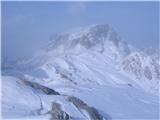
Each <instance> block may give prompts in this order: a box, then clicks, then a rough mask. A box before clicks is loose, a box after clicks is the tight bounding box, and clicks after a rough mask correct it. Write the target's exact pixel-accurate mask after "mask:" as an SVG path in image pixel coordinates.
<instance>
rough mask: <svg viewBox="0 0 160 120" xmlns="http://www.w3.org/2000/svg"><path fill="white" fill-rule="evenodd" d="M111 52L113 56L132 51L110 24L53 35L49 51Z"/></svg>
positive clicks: (61, 52) (48, 47) (63, 52)
mask: <svg viewBox="0 0 160 120" xmlns="http://www.w3.org/2000/svg"><path fill="white" fill-rule="evenodd" d="M89 50H91V51H98V52H101V53H103V52H110V53H109V54H112V56H124V55H128V54H129V53H130V48H129V47H128V44H127V43H126V42H125V41H123V40H122V39H121V37H120V36H119V35H118V34H117V32H116V31H115V30H114V29H113V28H112V27H111V26H109V25H108V24H102V25H91V26H88V27H84V28H81V29H79V30H78V31H76V30H75V32H74V31H73V30H72V32H64V33H60V34H56V35H54V36H52V38H51V40H50V42H49V44H48V45H47V47H46V50H45V51H47V52H52V53H53V52H56V53H59V54H66V53H67V54H68V53H84V52H86V51H89Z"/></svg>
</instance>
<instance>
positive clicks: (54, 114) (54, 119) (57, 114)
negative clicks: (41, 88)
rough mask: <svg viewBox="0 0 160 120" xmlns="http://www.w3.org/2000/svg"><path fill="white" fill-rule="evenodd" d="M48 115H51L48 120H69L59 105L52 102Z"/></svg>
mask: <svg viewBox="0 0 160 120" xmlns="http://www.w3.org/2000/svg"><path fill="white" fill-rule="evenodd" d="M49 113H50V114H51V119H50V120H70V116H69V114H68V113H66V112H65V111H63V110H62V108H61V105H60V104H59V103H56V102H53V103H52V109H51V111H50V112H49Z"/></svg>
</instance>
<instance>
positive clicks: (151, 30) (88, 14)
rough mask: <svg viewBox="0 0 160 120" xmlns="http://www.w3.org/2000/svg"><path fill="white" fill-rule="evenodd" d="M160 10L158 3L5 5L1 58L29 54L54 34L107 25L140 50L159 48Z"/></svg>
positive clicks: (3, 3)
mask: <svg viewBox="0 0 160 120" xmlns="http://www.w3.org/2000/svg"><path fill="white" fill-rule="evenodd" d="M158 7H159V6H158V2H2V59H4V58H7V59H15V58H17V57H23V56H28V55H30V54H31V53H33V51H35V50H36V49H38V48H39V47H41V46H44V45H45V44H46V42H47V41H48V40H49V37H50V36H51V35H52V34H53V33H57V32H62V31H66V30H68V29H71V28H76V27H81V26H87V25H91V24H105V23H107V24H110V25H111V26H112V27H113V28H114V29H115V30H116V31H117V33H118V34H119V35H120V36H121V37H122V38H123V39H124V40H125V41H127V42H128V43H130V44H132V45H134V46H136V47H138V48H144V47H153V48H158V45H159V43H158V34H159V31H158V15H159V13H158Z"/></svg>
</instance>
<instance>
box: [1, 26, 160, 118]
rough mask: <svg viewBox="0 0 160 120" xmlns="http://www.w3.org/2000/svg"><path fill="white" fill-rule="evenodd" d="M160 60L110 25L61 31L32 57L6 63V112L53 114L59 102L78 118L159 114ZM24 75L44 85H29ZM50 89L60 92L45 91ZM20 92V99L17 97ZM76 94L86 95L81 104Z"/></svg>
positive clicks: (12, 115)
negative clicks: (70, 99)
mask: <svg viewBox="0 0 160 120" xmlns="http://www.w3.org/2000/svg"><path fill="white" fill-rule="evenodd" d="M158 56H159V55H158ZM159 63H160V62H159V59H158V57H157V54H156V55H153V54H152V55H150V54H147V53H145V52H142V51H139V50H137V49H136V48H134V47H133V46H131V45H128V44H127V43H126V42H125V41H123V40H122V39H121V37H120V36H119V35H118V34H117V33H116V32H115V31H114V30H113V28H111V27H110V26H109V25H92V26H89V27H87V28H84V29H81V30H80V31H78V32H77V31H76V32H65V33H61V34H57V35H55V36H53V37H52V40H51V41H50V42H49V43H48V45H47V46H46V47H45V49H43V50H41V51H40V52H38V53H37V54H35V55H34V56H33V57H32V58H31V59H29V60H23V61H18V62H17V63H16V64H15V65H12V67H9V65H7V68H4V69H3V71H2V72H3V77H2V86H3V88H2V93H3V96H2V110H3V111H2V114H3V116H4V118H22V117H23V118H33V119H50V118H53V110H52V108H51V107H52V103H53V102H56V104H59V105H60V108H59V109H61V110H59V111H61V112H63V114H65V115H69V116H70V119H75V120H77V119H91V120H92V119H95V118H96V117H97V118H101V116H102V117H103V119H157V120H158V119H159V101H158V96H159V91H158V89H159V68H160V66H159ZM10 76H14V77H10ZM24 80H27V81H30V82H35V83H37V84H38V86H40V85H42V86H43V87H37V84H36V85H35V84H33V83H32V85H31V86H27V85H26V84H24ZM35 86H36V87H35ZM37 88H38V89H43V90H38V91H37V90H35V89H37ZM50 89H53V90H55V91H57V92H58V93H59V95H49V94H46V93H48V91H50ZM45 90H47V92H45V93H42V91H45ZM40 91H41V92H40ZM15 95H17V96H19V97H18V100H17V101H20V102H18V103H16V100H15V97H14V96H15ZM7 96H8V97H7ZM71 96H74V97H76V98H78V99H80V100H79V101H81V100H82V101H83V102H82V105H80V106H79V107H78V106H76V105H75V104H73V103H71V101H69V100H68V97H71ZM26 97H27V98H26ZM26 99H27V101H32V102H26V101H25V100H26ZM37 101H40V102H37ZM84 103H85V105H84ZM26 104H27V107H25V106H26ZM83 105H84V106H85V107H82V106H83ZM13 106H14V107H13ZM15 106H16V107H15ZM79 108H83V109H79ZM56 109H58V108H56ZM96 113H97V114H96ZM98 113H99V114H98ZM54 115H55V112H54ZM54 117H55V116H54Z"/></svg>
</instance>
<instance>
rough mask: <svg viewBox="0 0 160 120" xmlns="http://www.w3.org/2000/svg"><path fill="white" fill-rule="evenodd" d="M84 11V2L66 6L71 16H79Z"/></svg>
mask: <svg viewBox="0 0 160 120" xmlns="http://www.w3.org/2000/svg"><path fill="white" fill-rule="evenodd" d="M85 11H86V4H85V3H84V2H75V3H71V4H70V5H69V6H68V12H69V13H70V14H73V15H79V14H82V13H84V12H85Z"/></svg>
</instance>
